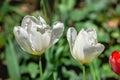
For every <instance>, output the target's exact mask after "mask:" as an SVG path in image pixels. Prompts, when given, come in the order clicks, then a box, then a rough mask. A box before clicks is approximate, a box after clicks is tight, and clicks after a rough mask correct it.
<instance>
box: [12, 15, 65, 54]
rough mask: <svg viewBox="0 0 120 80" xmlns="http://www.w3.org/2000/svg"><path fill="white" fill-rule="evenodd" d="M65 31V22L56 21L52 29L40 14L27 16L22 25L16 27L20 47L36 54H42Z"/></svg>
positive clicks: (15, 33) (15, 32)
mask: <svg viewBox="0 0 120 80" xmlns="http://www.w3.org/2000/svg"><path fill="white" fill-rule="evenodd" d="M63 31H64V25H63V23H61V22H56V23H54V25H53V29H51V28H50V27H49V25H47V24H46V22H45V20H44V19H43V18H42V17H40V16H39V17H38V18H35V17H34V16H25V17H24V19H23V21H22V23H21V26H15V27H14V35H15V38H16V40H17V42H18V44H19V45H20V47H21V48H22V49H23V50H24V51H26V52H28V53H31V54H34V55H41V54H42V53H44V52H45V50H46V49H48V48H49V47H50V46H52V45H53V44H55V43H56V42H57V41H58V40H59V38H60V37H61V35H62V33H63Z"/></svg>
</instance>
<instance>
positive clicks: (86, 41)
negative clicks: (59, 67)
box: [14, 16, 104, 64]
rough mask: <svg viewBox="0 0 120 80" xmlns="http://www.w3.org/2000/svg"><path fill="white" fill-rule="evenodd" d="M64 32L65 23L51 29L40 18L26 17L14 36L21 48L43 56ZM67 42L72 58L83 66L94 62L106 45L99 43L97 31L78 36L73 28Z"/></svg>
mask: <svg viewBox="0 0 120 80" xmlns="http://www.w3.org/2000/svg"><path fill="white" fill-rule="evenodd" d="M63 31H64V24H63V23H61V22H56V23H54V24H53V29H51V27H50V26H49V25H48V24H47V23H46V22H45V20H44V19H43V18H42V17H40V16H39V17H38V18H35V17H34V16H25V17H24V19H23V20H22V24H21V26H15V27H14V35H15V38H16V40H17V42H18V44H19V45H20V47H21V48H22V49H23V50H24V51H26V52H28V53H31V54H34V55H41V54H43V53H44V52H45V50H46V49H48V48H50V47H51V46H52V45H54V44H55V43H56V42H58V40H59V38H60V37H61V35H62V33H63ZM67 40H68V42H69V45H70V50H71V53H72V56H73V57H74V58H75V59H76V60H77V61H79V62H81V63H83V64H85V63H88V62H90V61H92V60H93V58H95V57H96V56H98V55H99V54H100V53H102V51H103V50H104V45H102V44H100V43H98V42H97V35H96V31H95V29H88V30H84V29H82V30H81V31H80V32H79V34H78V35H77V31H76V30H75V29H74V28H73V27H71V28H69V29H68V31H67Z"/></svg>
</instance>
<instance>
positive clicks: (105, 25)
mask: <svg viewBox="0 0 120 80" xmlns="http://www.w3.org/2000/svg"><path fill="white" fill-rule="evenodd" d="M25 15H33V16H36V17H38V16H42V17H43V18H44V19H45V20H46V21H47V23H48V24H50V26H51V27H52V24H53V23H54V22H55V21H61V22H63V23H64V25H65V31H64V34H63V36H62V37H61V38H60V40H59V42H58V43H57V44H55V45H54V46H52V47H51V48H50V49H48V50H47V51H46V52H45V54H43V55H42V67H43V77H44V80H53V79H56V80H82V66H81V64H80V63H78V62H77V61H76V60H74V59H73V57H72V56H71V53H70V49H69V45H68V42H67V39H66V31H67V29H68V28H69V27H71V26H72V27H75V28H76V29H77V31H80V30H81V28H85V29H86V28H90V27H94V28H95V29H96V30H97V35H98V41H99V42H100V43H102V44H104V45H105V50H104V51H103V53H102V54H101V55H100V56H98V57H97V58H95V59H94V60H93V61H92V62H91V63H89V64H87V65H85V67H86V80H118V75H116V74H115V73H114V72H113V71H112V70H111V68H110V66H109V56H110V54H111V52H112V51H114V50H118V51H119V50H120V28H119V27H120V1H119V0H0V80H39V78H40V76H39V67H38V63H39V56H33V55H31V54H27V53H26V52H24V51H23V50H22V49H21V48H20V46H19V45H18V43H17V42H16V40H15V38H14V35H13V28H14V26H16V25H21V21H22V19H23V17H24V16H25Z"/></svg>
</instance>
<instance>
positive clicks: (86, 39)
mask: <svg viewBox="0 0 120 80" xmlns="http://www.w3.org/2000/svg"><path fill="white" fill-rule="evenodd" d="M67 40H68V42H69V45H70V50H71V53H72V56H73V57H74V58H75V59H76V60H77V61H79V62H81V63H82V64H85V63H88V62H90V61H91V60H93V59H94V58H95V57H97V56H98V55H99V54H100V53H102V51H103V50H104V45H102V44H100V43H98V42H97V35H96V31H95V29H88V30H84V29H82V30H81V31H80V32H79V34H78V36H77V31H76V30H75V29H74V28H73V27H71V28H69V29H68V31H67Z"/></svg>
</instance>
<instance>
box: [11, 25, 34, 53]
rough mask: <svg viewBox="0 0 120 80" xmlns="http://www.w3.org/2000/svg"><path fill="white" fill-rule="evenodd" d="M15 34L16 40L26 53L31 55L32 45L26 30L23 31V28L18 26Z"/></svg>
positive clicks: (15, 28)
mask: <svg viewBox="0 0 120 80" xmlns="http://www.w3.org/2000/svg"><path fill="white" fill-rule="evenodd" d="M13 32H14V35H15V38H16V40H17V42H18V44H19V45H20V47H21V48H22V49H23V50H24V51H26V52H29V53H31V52H32V49H31V45H30V42H29V38H28V33H27V31H26V30H25V29H23V28H22V27H19V26H16V27H14V31H13Z"/></svg>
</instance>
